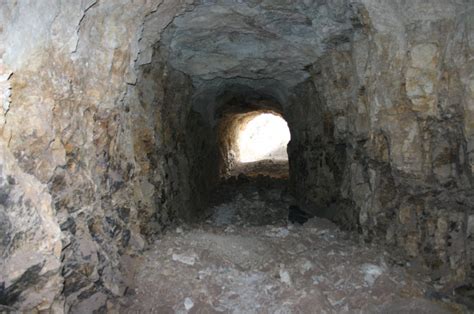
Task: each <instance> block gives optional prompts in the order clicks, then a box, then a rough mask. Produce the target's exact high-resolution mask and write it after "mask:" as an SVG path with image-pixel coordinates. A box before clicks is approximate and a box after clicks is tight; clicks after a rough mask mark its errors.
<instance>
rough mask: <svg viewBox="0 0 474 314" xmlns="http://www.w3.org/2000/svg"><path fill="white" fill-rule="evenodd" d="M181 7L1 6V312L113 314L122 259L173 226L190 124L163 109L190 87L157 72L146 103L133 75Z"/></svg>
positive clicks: (158, 4)
mask: <svg viewBox="0 0 474 314" xmlns="http://www.w3.org/2000/svg"><path fill="white" fill-rule="evenodd" d="M186 5H187V4H186V3H185V2H184V1H182V2H181V1H138V2H133V3H130V2H128V1H79V2H75V3H68V4H65V3H62V2H61V3H60V1H53V0H51V1H2V3H1V5H0V20H1V23H0V24H1V25H2V28H1V29H0V95H1V96H0V100H1V106H0V107H1V110H2V111H1V112H0V113H1V114H0V117H1V118H0V147H1V152H2V154H1V156H2V157H1V158H0V159H1V160H0V169H1V170H0V176H1V179H0V180H1V183H0V186H1V193H0V195H1V197H0V199H1V205H0V216H1V217H2V219H1V221H2V223H1V226H0V233H1V235H2V244H1V259H0V274H2V275H1V277H0V303H1V304H2V305H3V306H5V307H7V308H15V309H19V310H24V311H30V310H33V309H35V310H45V309H49V308H51V307H52V306H54V309H55V310H56V311H57V312H62V311H69V310H70V311H73V312H82V313H83V312H92V311H93V310H98V309H103V308H104V307H105V306H107V307H108V309H113V308H114V306H115V305H114V303H113V302H112V301H107V300H112V299H113V298H114V297H116V296H120V295H123V293H124V291H125V288H126V285H125V283H124V278H123V273H124V269H122V266H121V256H124V255H126V254H128V253H133V252H137V251H139V250H141V249H143V248H144V246H145V244H146V240H151V239H152V238H153V236H154V235H155V234H157V233H158V232H160V230H162V229H163V228H164V227H166V226H167V225H169V224H171V223H172V221H173V219H175V218H176V217H178V216H179V214H180V213H178V212H177V210H176V208H177V203H178V202H179V201H181V199H182V198H183V194H189V189H190V188H189V187H187V186H186V185H185V184H184V182H185V178H186V175H187V172H186V171H189V170H187V169H186V168H183V167H184V166H183V165H181V163H182V162H183V161H182V159H185V158H186V156H184V153H183V151H182V148H181V147H180V144H179V143H175V142H174V140H175V136H180V135H179V134H175V133H174V131H173V130H174V129H173V128H174V127H176V128H178V129H179V128H181V127H182V126H183V125H185V124H183V123H185V122H186V121H185V120H183V117H184V119H185V116H186V115H185V114H184V116H179V117H177V118H176V119H172V115H173V114H175V113H174V112H173V110H174V108H171V107H169V108H168V107H163V106H162V105H163V103H167V104H170V106H171V105H174V106H176V107H181V106H182V107H184V106H183V104H182V102H186V101H187V98H186V97H188V95H189V94H190V90H191V86H190V83H189V81H188V80H187V79H186V77H185V75H182V74H176V73H171V78H169V79H167V78H166V75H167V74H168V73H167V72H166V71H165V69H164V65H157V64H153V66H154V67H156V69H155V70H157V71H162V72H161V73H159V74H158V75H159V76H161V81H155V83H156V84H155V85H154V86H152V87H151V88H152V89H154V92H155V93H156V94H159V95H160V96H159V97H158V96H157V97H156V99H154V102H153V103H147V101H146V99H144V98H146V95H145V94H146V93H144V92H143V90H144V89H146V88H147V86H145V85H144V84H145V83H146V82H143V77H140V75H141V74H140V73H142V71H143V70H146V65H147V64H150V63H151V62H152V56H153V54H154V51H155V50H154V49H152V47H150V46H151V44H150V42H156V41H158V40H159V36H160V32H161V30H162V29H163V28H164V27H166V25H167V24H168V23H169V22H170V21H171V20H172V19H173V18H174V17H175V15H178V14H179V12H180V11H182V10H184V9H185V7H186ZM150 20H152V22H150ZM156 21H160V23H157V22H156ZM150 25H152V26H153V31H151V30H150V28H151V26H150ZM32 29H34V30H35V31H34V32H32ZM150 34H151V35H150ZM26 38H28V40H25V39H26ZM144 43H146V44H144ZM153 62H155V63H156V62H158V61H153ZM140 84H142V85H140ZM170 85H172V86H173V88H174V90H173V89H172V88H168V87H169V86H170ZM167 86H168V87H167ZM176 89H179V91H180V92H179V93H177V92H176ZM10 94H11V96H10ZM175 97H178V98H177V99H176V98H175ZM159 108H161V109H159ZM185 112H186V111H185V110H182V111H181V112H179V113H178V115H181V114H183V113H185ZM176 120H179V121H178V122H176ZM175 123H178V124H175ZM179 141H180V143H185V140H184V139H180V140H179ZM170 143H173V144H174V145H168V144H170ZM165 146H166V147H171V148H169V149H163V147H165ZM177 159H178V161H176V160H177ZM176 163H178V165H176ZM176 167H178V168H176ZM180 168H181V169H180ZM180 170H181V171H180ZM177 175H178V176H180V177H181V178H180V180H177V181H178V182H179V183H178V184H176V183H174V182H175V181H176V180H175V176H177ZM184 189H187V190H188V192H186V191H183V190H184ZM178 200H179V201H178ZM32 252H35V253H32ZM26 257H28V259H27V258H26ZM21 260H28V262H25V261H23V262H18V261H21Z"/></svg>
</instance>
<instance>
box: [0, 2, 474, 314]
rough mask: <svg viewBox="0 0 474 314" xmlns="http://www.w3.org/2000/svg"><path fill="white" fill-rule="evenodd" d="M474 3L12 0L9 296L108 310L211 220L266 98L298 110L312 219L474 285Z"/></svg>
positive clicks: (294, 180) (6, 226) (33, 307)
mask: <svg viewBox="0 0 474 314" xmlns="http://www.w3.org/2000/svg"><path fill="white" fill-rule="evenodd" d="M472 10H473V7H472V3H471V1H465V0H460V1H434V0H429V1H395V2H394V1H388V0H384V1H374V0H353V1H352V0H351V1H349V0H340V1H307V0H297V1H260V0H252V1H227V0H213V1H197V0H196V1H190V0H150V1H146V0H137V1H125V0H118V1H96V0H84V1H75V2H74V1H73V2H70V3H62V2H61V3H60V2H58V1H26V0H25V1H16V0H4V1H2V4H1V5H0V25H1V26H0V237H1V239H0V252H1V253H2V254H1V259H0V300H1V302H0V303H2V307H5V308H7V309H8V310H11V309H12V311H23V312H34V311H46V312H47V311H49V310H50V309H51V308H53V307H54V309H62V310H63V311H66V312H67V311H69V310H73V309H78V310H80V311H89V310H92V311H93V310H97V311H101V310H103V309H106V308H107V306H106V304H107V300H108V299H113V298H120V297H122V294H123V292H124V289H125V287H124V286H125V283H124V282H122V281H124V280H125V278H126V276H124V273H125V272H126V269H128V268H127V267H124V265H123V259H124V257H125V256H128V255H132V256H134V255H136V254H138V255H140V254H142V252H143V250H145V249H146V248H147V245H148V244H150V243H152V242H154V241H155V240H156V239H157V238H159V236H160V235H161V234H163V231H165V230H167V229H169V228H173V229H174V228H176V224H177V223H178V222H180V221H188V222H195V220H196V219H198V218H200V217H204V216H206V214H207V213H205V212H204V211H203V210H204V209H205V208H207V204H208V201H209V195H211V193H212V191H213V189H214V188H215V186H216V185H217V184H218V182H219V178H220V175H221V174H225V173H230V169H231V168H232V166H234V165H235V157H236V156H237V155H238V154H237V152H236V151H235V150H233V149H232V145H230V144H229V139H230V138H232V136H235V134H236V132H237V131H236V130H238V125H239V122H238V121H239V117H241V115H245V114H248V113H251V112H254V111H271V112H275V113H278V114H280V115H281V116H283V117H284V118H285V120H286V121H287V122H288V125H289V128H290V131H291V136H292V138H291V142H290V143H289V145H288V155H289V172H290V179H289V189H288V194H292V199H294V200H295V204H296V203H297V204H299V206H301V208H304V209H305V211H307V212H308V214H309V216H321V217H326V218H328V219H330V220H332V221H333V222H335V223H337V224H338V225H339V226H340V227H341V228H343V229H346V230H352V231H353V232H359V233H360V234H359V235H358V236H357V237H360V238H361V239H363V240H365V241H367V242H374V243H379V244H381V245H385V246H387V250H388V251H393V252H395V253H393V254H394V255H395V256H394V257H393V258H394V260H396V261H397V262H398V263H400V264H406V262H407V261H408V262H412V261H413V262H414V261H416V263H420V264H422V265H421V266H423V267H421V268H422V269H426V271H427V273H428V275H430V276H432V277H433V278H434V279H436V280H439V281H440V282H441V283H442V284H443V285H446V286H456V285H459V284H462V283H463V282H464V280H466V279H467V278H469V276H472V269H473V265H474V259H473V258H472V256H473V254H474V246H473V245H472V222H471V220H472V219H471V218H470V217H471V216H472V202H473V201H472V197H471V196H470V194H469V193H471V191H472V184H473V181H472V171H473V169H474V122H473V121H474V114H473V112H474V109H473V108H474V80H473V77H472V73H473V69H474V64H473V60H472V58H470V56H472V55H473V49H474V45H473V42H474V41H473V36H472V34H473V33H474V32H473V31H472V30H473V23H472V18H471V14H470V13H471V12H472ZM32 29H34V30H35V31H34V32H33V33H32V32H31V30H32ZM25 38H28V40H25ZM230 121H234V122H232V123H228V122H230ZM225 125H230V126H231V127H230V128H225ZM220 132H222V133H220ZM223 134H224V135H223ZM216 143H218V145H216ZM245 179H246V178H243V177H242V178H241V180H245ZM264 189H266V187H265V188H264ZM257 201H258V200H256V202H253V201H252V202H250V204H251V205H252V206H251V207H249V208H251V209H252V210H262V209H263V206H262V203H261V202H260V203H259V202H257ZM227 209H229V208H227ZM233 210H235V211H236V212H238V211H239V209H238V208H237V209H235V208H234V209H232V208H231V212H232V211H233ZM250 212H251V211H250ZM244 218H245V217H244ZM296 229H298V228H295V229H292V233H293V230H296ZM230 230H231V229H229V232H230ZM292 233H291V234H286V231H284V229H282V230H281V232H280V231H279V232H277V233H275V234H277V235H278V236H281V237H279V238H278V240H279V241H280V240H281V241H287V240H288V239H290V238H291V236H292ZM184 235H185V233H183V235H182V236H184ZM269 238H270V239H271V238H272V237H269ZM447 239H450V240H449V241H448V240H447ZM335 254H336V253H335ZM173 256H175V258H176V261H178V262H179V263H183V262H182V261H185V262H187V263H188V265H189V264H194V263H195V262H196V261H197V257H195V256H193V255H192V254H187V253H186V254H184V255H182V256H181V255H180V254H175V255H173ZM172 259H173V258H172ZM416 263H413V264H416ZM185 264H186V263H185ZM178 265H179V264H178ZM285 276H286V275H285V273H283V276H280V277H284V278H286V277H285ZM182 297H184V296H182ZM318 298H319V296H318ZM321 298H322V297H321ZM332 300H333V301H334V302H339V301H340V300H341V299H340V298H334V299H332ZM110 302H112V301H110ZM110 302H109V303H110ZM180 302H182V299H181V301H180ZM196 304H197V301H196ZM196 307H197V305H196Z"/></svg>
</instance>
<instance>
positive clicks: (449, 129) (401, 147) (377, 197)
mask: <svg viewBox="0 0 474 314" xmlns="http://www.w3.org/2000/svg"><path fill="white" fill-rule="evenodd" d="M367 2H368V3H366V8H365V9H361V10H360V11H359V13H360V27H359V28H358V30H356V32H355V33H354V35H353V38H352V39H351V42H350V46H347V47H344V46H341V47H339V48H337V49H334V50H333V51H331V52H329V53H328V54H327V55H326V56H325V57H323V58H321V61H319V62H316V63H315V64H314V66H313V67H312V73H313V75H312V76H313V79H312V84H311V85H310V87H304V86H303V87H300V90H303V91H307V92H306V94H308V93H309V96H303V97H309V98H310V99H311V100H312V101H313V102H311V101H308V100H307V99H306V98H302V99H301V96H299V97H297V98H296V100H295V102H297V103H304V104H306V108H298V107H297V106H296V105H293V106H294V107H295V110H294V112H295V113H294V114H296V116H295V117H293V118H292V120H290V123H291V121H294V122H293V123H294V125H295V128H294V129H295V130H296V132H294V133H295V136H294V137H293V139H294V142H293V143H292V144H291V147H292V152H293V155H294V156H297V157H296V158H294V159H293V161H292V168H291V169H292V171H291V173H292V175H293V177H294V182H295V184H296V186H295V191H298V192H299V195H300V196H301V197H302V198H305V199H306V202H307V204H306V205H307V206H308V207H310V208H312V210H313V212H314V213H316V214H319V215H323V216H327V217H331V218H332V219H334V220H335V221H338V222H339V223H341V224H343V225H345V226H346V227H348V228H353V229H359V230H360V231H361V232H362V234H363V236H364V238H365V239H367V240H373V239H381V240H384V241H385V242H386V243H388V244H390V245H394V246H395V247H397V248H399V249H400V250H399V252H398V253H397V254H399V255H400V256H404V257H405V258H406V259H407V260H410V261H413V260H414V261H417V262H419V263H420V264H421V265H423V266H425V267H427V268H428V269H429V270H430V274H431V276H432V279H434V280H437V281H440V282H441V283H448V282H451V283H452V282H459V281H462V280H463V279H464V278H466V276H467V275H468V274H469V272H471V271H472V262H471V264H470V262H469V258H468V256H469V255H472V244H470V239H469V238H468V237H469V234H467V233H466V228H467V224H468V221H467V220H466V218H467V217H468V216H470V215H472V204H473V198H472V197H473V194H472V170H471V169H472V163H471V162H470V157H469V156H470V150H469V145H470V144H469V143H470V141H472V139H471V138H472V137H471V136H470V135H469V133H468V132H466V127H468V125H469V124H470V117H469V116H466V109H465V108H469V107H471V105H470V104H471V103H472V96H471V95H470V94H469V93H468V92H466V91H467V90H468V88H469V86H468V84H469V83H468V84H466V81H467V80H466V78H464V79H463V78H462V76H463V75H464V76H465V74H464V73H463V72H464V69H462V68H461V67H459V64H461V62H459V61H458V60H459V59H462V60H463V61H462V63H463V64H464V65H465V66H467V67H469V66H470V64H469V62H471V63H472V61H467V60H466V59H465V56H466V55H471V56H472V49H471V50H469V49H470V48H469V39H468V36H465V35H464V36H463V35H461V34H467V33H469V32H467V33H466V32H465V29H466V27H469V26H468V25H470V24H472V23H471V21H470V20H471V19H470V18H468V17H467V16H466V15H465V13H464V10H465V9H466V7H465V6H457V5H456V3H450V2H448V1H443V2H436V3H434V2H433V3H431V2H430V7H429V9H430V10H428V11H426V12H423V9H426V8H425V6H424V5H423V4H422V3H421V2H415V3H413V4H403V3H401V2H394V3H393V5H390V6H389V5H385V4H382V3H380V4H377V5H375V4H371V3H369V1H367ZM465 5H467V4H465ZM467 11H468V12H472V8H471V9H470V11H469V10H467ZM406 12H418V13H419V14H414V15H410V14H408V15H406V14H405V13H406ZM453 12H459V14H458V15H455V14H454V13H453ZM425 13H426V14H425ZM382 16H383V20H382V19H379V18H381V17H382ZM392 22H393V24H392ZM395 22H396V23H395ZM463 30H464V31H463ZM297 94H298V95H300V93H297ZM316 107H318V108H319V109H316ZM313 112H314V113H313ZM308 115H309V116H310V117H308ZM318 116H319V117H320V118H319V119H318V120H316V123H314V121H315V119H316V117H318ZM301 122H303V123H301ZM463 128H464V129H463ZM301 151H304V152H306V153H305V154H307V155H302V154H301Z"/></svg>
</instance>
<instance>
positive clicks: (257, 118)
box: [218, 109, 291, 178]
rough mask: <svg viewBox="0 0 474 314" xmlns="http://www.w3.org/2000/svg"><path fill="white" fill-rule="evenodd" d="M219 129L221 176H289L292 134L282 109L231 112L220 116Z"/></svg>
mask: <svg viewBox="0 0 474 314" xmlns="http://www.w3.org/2000/svg"><path fill="white" fill-rule="evenodd" d="M218 132H219V135H218V137H219V139H220V140H219V145H220V151H221V158H222V159H223V160H222V162H221V165H222V168H221V171H220V172H221V178H226V177H229V176H238V175H240V174H242V175H247V176H258V175H263V176H269V177H274V178H288V176H289V173H288V172H289V167H288V152H287V146H288V142H289V141H290V137H291V135H290V130H289V127H288V124H287V122H286V120H285V119H284V118H283V116H282V115H281V114H280V113H279V112H276V111H273V110H269V109H260V110H254V111H250V112H245V113H237V114H231V115H228V116H226V117H225V118H223V119H221V121H220V123H219V126H218Z"/></svg>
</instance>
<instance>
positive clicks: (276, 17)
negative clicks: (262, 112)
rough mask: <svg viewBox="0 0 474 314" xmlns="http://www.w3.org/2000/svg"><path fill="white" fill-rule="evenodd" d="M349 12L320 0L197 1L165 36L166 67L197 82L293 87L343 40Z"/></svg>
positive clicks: (348, 28)
mask: <svg viewBox="0 0 474 314" xmlns="http://www.w3.org/2000/svg"><path fill="white" fill-rule="evenodd" d="M352 14H353V12H352V10H351V8H350V6H349V5H348V4H347V3H335V2H334V3H331V4H328V3H325V2H324V1H291V2H289V1H286V2H285V1H280V2H277V3H275V2H273V1H248V2H245V3H243V2H238V1H227V0H223V1H203V3H202V4H196V7H195V8H194V9H193V10H192V11H191V12H187V13H185V14H183V15H182V16H180V17H178V18H176V19H175V20H174V22H173V23H172V24H171V25H170V27H169V30H168V32H170V33H172V34H170V35H169V36H170V37H171V40H170V42H169V43H167V42H165V43H163V44H166V45H169V46H170V48H171V55H170V63H171V65H173V66H174V67H175V68H177V69H179V70H180V71H183V72H185V73H188V74H189V75H191V76H193V77H198V78H200V79H206V80H209V79H213V78H216V77H222V78H232V77H245V78H253V79H262V78H276V79H282V80H285V81H286V82H287V83H289V84H292V85H294V84H295V83H298V82H301V81H303V80H304V79H306V78H307V77H308V73H307V72H306V71H305V67H307V66H309V65H311V64H312V63H314V62H315V61H316V60H317V59H318V57H320V56H321V55H322V54H323V53H324V52H325V51H326V50H327V49H328V48H329V47H333V46H335V45H338V44H344V43H347V42H348V41H349V37H348V36H349V34H350V33H351V30H352V24H351V17H352Z"/></svg>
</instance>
